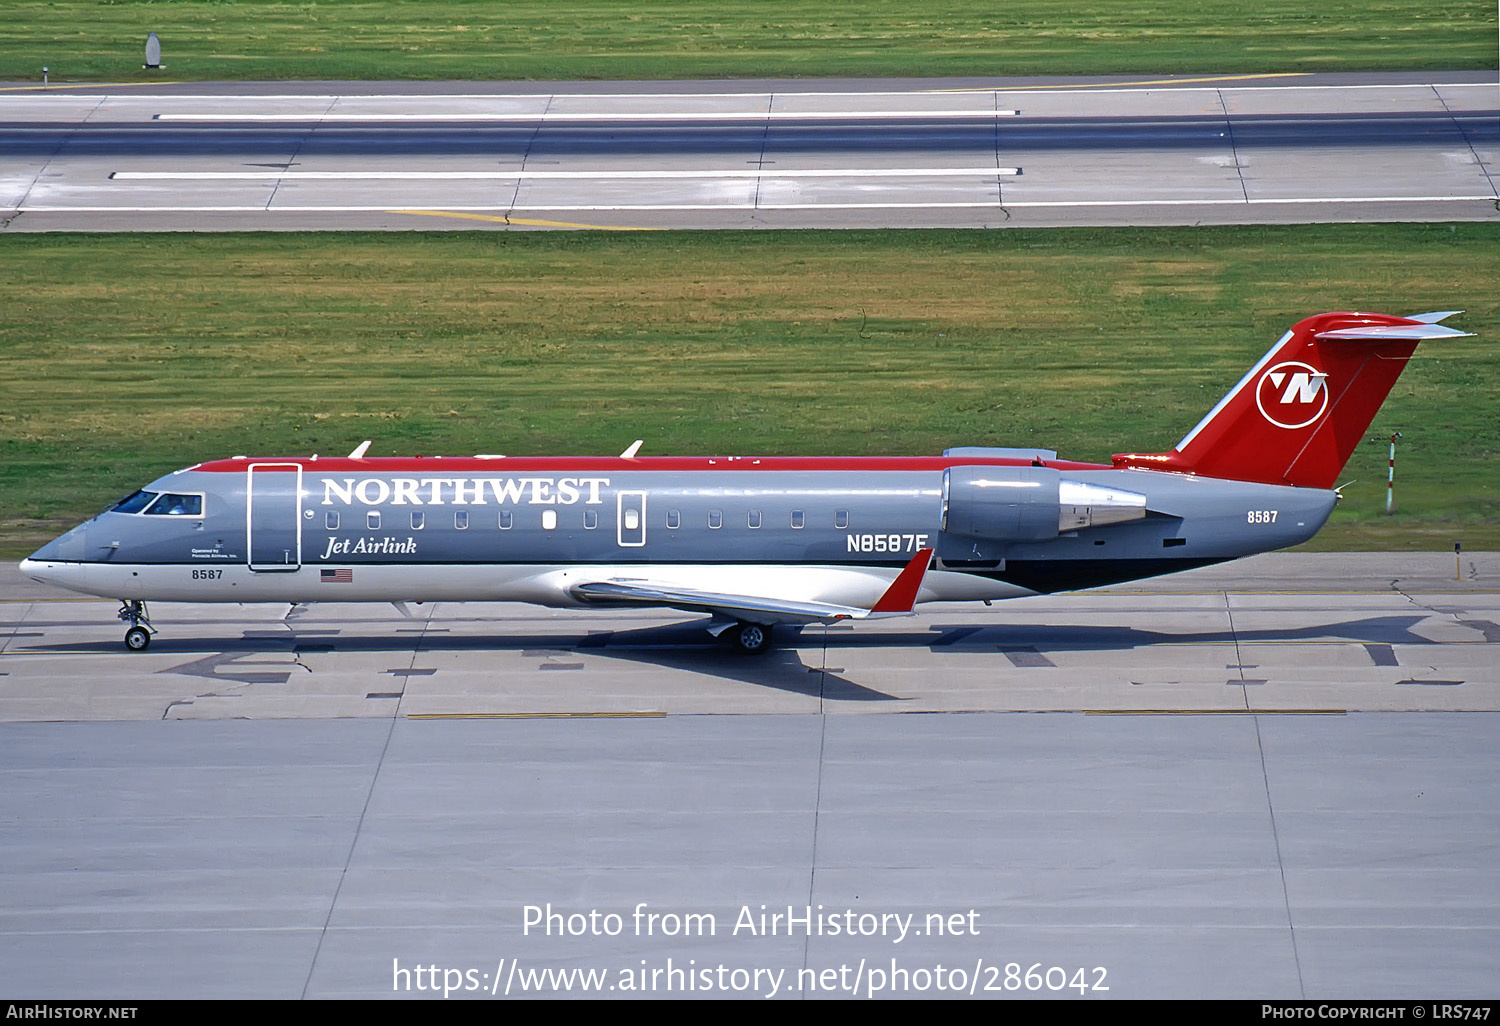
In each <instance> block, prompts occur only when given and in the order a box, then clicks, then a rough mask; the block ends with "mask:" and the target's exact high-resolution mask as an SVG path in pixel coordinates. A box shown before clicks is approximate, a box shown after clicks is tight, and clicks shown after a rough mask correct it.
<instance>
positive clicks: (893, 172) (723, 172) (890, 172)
mask: <svg viewBox="0 0 1500 1026" xmlns="http://www.w3.org/2000/svg"><path fill="white" fill-rule="evenodd" d="M1020 173H1021V169H1020V168H1016V167H891V168H878V167H877V168H806V169H801V170H797V169H791V168H760V169H751V168H746V169H738V168H732V169H731V168H704V169H702V170H687V171H666V170H659V169H648V170H626V171H620V170H610V171H115V172H113V173H111V174H110V176H109V177H110V178H111V179H113V180H115V181H129V182H255V181H283V182H288V181H289V182H296V181H319V182H341V181H375V182H384V181H392V182H397V181H406V182H421V181H490V180H496V179H498V180H500V181H516V180H518V179H529V180H542V181H578V180H580V179H582V180H597V179H665V178H973V177H980V178H993V177H995V176H996V175H1018V174H1020ZM158 209H164V208H158Z"/></svg>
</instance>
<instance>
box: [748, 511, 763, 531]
mask: <svg viewBox="0 0 1500 1026" xmlns="http://www.w3.org/2000/svg"><path fill="white" fill-rule="evenodd" d="M746 519H747V521H748V522H749V524H750V529H751V530H752V531H753V530H754V529H755V528H757V527H759V526H760V510H758V509H752V510H751V511H750V515H749V516H748V517H747V518H746Z"/></svg>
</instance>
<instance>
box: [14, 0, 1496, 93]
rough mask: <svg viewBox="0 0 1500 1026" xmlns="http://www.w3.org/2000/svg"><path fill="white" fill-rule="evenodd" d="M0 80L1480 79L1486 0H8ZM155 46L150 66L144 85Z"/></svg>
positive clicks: (1490, 64) (1490, 31)
mask: <svg viewBox="0 0 1500 1026" xmlns="http://www.w3.org/2000/svg"><path fill="white" fill-rule="evenodd" d="M3 13H4V16H3V18H0V80H4V79H12V80H33V79H39V78H40V70H41V67H42V65H44V64H45V65H48V66H49V67H50V68H51V69H52V76H53V80H54V81H90V80H92V81H98V80H107V81H124V82H131V81H145V80H154V79H158V78H163V77H165V78H170V79H177V80H181V79H472V80H500V79H641V78H646V79H654V78H694V77H747V76H879V75H908V76H909V75H919V76H946V75H1041V74H1045V75H1059V74H1112V73H1144V74H1164V73H1207V74H1223V73H1231V72H1234V73H1243V72H1287V71H1353V70H1403V69H1428V68H1453V69H1458V68H1468V69H1483V68H1490V69H1492V68H1494V67H1495V56H1496V53H1495V51H1496V47H1495V37H1496V32H1495V24H1496V12H1495V5H1494V4H1493V3H1490V2H1488V0H1463V2H1455V3H1445V4H1433V3H1428V2H1422V0H1357V2H1356V0H1328V2H1324V3H1316V4H1310V3H1308V2H1307V0H1257V2H1255V3H1243V2H1242V3H1222V2H1220V3H1210V2H1208V0H1165V2H1157V3H1146V2H1143V0H1093V2H1091V3H1087V4H1083V3H1078V2H1077V0H1012V2H1008V3H1005V4H976V3H972V2H969V0H930V2H927V3H921V4H913V3H911V2H910V0H861V2H860V3H842V4H828V3H816V4H815V3H810V2H808V0H750V2H748V3H741V4H723V3H720V2H717V0H676V2H660V0H658V2H655V3H650V2H644V3H643V2H640V0H592V2H573V3H560V2H543V0H508V2H505V3H495V2H493V0H445V2H436V0H435V2H421V3H418V2H411V0H407V2H386V3H370V2H360V0H322V2H318V3H291V2H274V0H172V2H165V0H5V3H4V5H3ZM148 32H156V33H157V35H158V36H159V37H160V39H161V42H162V54H163V62H164V64H165V65H166V67H165V69H164V70H162V71H159V72H144V71H142V69H141V63H142V60H143V57H144V50H145V38H146V34H147V33H148Z"/></svg>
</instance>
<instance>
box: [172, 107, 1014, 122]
mask: <svg viewBox="0 0 1500 1026" xmlns="http://www.w3.org/2000/svg"><path fill="white" fill-rule="evenodd" d="M1017 113H1019V112H1018V111H1014V110H995V109H994V108H990V109H988V110H822V111H790V110H771V111H766V110H761V111H657V112H643V113H635V114H603V113H582V114H580V113H571V112H569V113H557V112H554V113H547V112H544V111H533V112H530V113H526V112H517V113H490V114H481V113H475V114H338V113H330V114H320V113H316V112H307V113H286V114H157V115H155V116H154V118H153V120H156V121H195V122H212V123H214V124H236V123H239V122H248V123H255V124H260V123H267V122H269V123H275V122H283V121H318V122H328V123H346V122H347V123H357V122H364V121H373V122H389V121H412V122H423V121H445V122H446V121H459V122H464V121H468V122H474V121H500V122H512V121H521V122H532V121H556V122H588V121H715V122H717V121H941V120H957V119H962V118H995V117H1002V118H1003V117H1015V116H1016V115H1017Z"/></svg>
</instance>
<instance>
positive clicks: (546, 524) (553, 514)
mask: <svg viewBox="0 0 1500 1026" xmlns="http://www.w3.org/2000/svg"><path fill="white" fill-rule="evenodd" d="M556 529H557V510H555V509H544V510H542V530H543V531H553V530H556Z"/></svg>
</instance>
